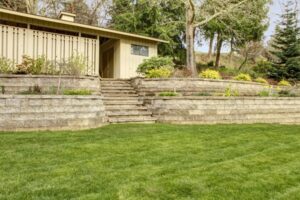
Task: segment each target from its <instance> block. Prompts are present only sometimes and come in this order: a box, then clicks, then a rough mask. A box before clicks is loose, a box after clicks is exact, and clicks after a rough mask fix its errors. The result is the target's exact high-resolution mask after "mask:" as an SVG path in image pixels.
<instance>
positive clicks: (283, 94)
mask: <svg viewBox="0 0 300 200" xmlns="http://www.w3.org/2000/svg"><path fill="white" fill-rule="evenodd" d="M278 95H279V96H280V97H297V95H296V94H294V93H292V92H290V91H288V90H281V91H280V92H278Z"/></svg>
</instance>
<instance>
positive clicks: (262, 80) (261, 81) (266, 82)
mask: <svg viewBox="0 0 300 200" xmlns="http://www.w3.org/2000/svg"><path fill="white" fill-rule="evenodd" d="M254 81H255V82H257V83H262V84H269V83H268V81H267V80H266V79H264V78H260V77H259V78H257V79H255V80H254Z"/></svg>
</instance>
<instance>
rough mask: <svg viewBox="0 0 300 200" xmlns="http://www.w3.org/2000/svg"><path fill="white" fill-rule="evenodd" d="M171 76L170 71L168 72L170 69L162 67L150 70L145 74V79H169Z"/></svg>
mask: <svg viewBox="0 0 300 200" xmlns="http://www.w3.org/2000/svg"><path fill="white" fill-rule="evenodd" d="M171 74H172V71H171V70H170V68H167V67H162V68H158V69H150V70H149V71H148V72H147V74H146V77H147V78H169V77H170V76H171Z"/></svg>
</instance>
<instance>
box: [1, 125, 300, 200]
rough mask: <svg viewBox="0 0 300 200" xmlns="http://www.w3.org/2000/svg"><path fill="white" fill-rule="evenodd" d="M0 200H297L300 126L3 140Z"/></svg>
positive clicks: (109, 131)
mask: <svg viewBox="0 0 300 200" xmlns="http://www.w3.org/2000/svg"><path fill="white" fill-rule="evenodd" d="M0 149H1V150H0V152H1V154H0V156H1V158H0V199H1V200H2V199H22V200H24V199H36V200H43V199H45V200H49V199H55V200H56V199H82V200H87V199H126V200H131V199H137V200H141V199H142V200H144V199H216V200H221V199H230V200H232V199H237V200H240V199H241V200H247V199H249V200H250V199H251V200H252V199H264V200H265V199H286V200H291V199H300V126H283V125H214V126H196V125H194V126H179V125H163V124H156V125H110V126H106V127H103V128H100V129H95V130H88V131H79V132H40V133H0Z"/></svg>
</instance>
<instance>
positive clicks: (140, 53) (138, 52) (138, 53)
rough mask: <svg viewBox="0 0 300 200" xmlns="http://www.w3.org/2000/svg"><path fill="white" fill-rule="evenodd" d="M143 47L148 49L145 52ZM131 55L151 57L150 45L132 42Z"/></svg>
mask: <svg viewBox="0 0 300 200" xmlns="http://www.w3.org/2000/svg"><path fill="white" fill-rule="evenodd" d="M135 48H139V49H138V50H137V49H135ZM143 48H144V49H146V51H145V52H144V50H143ZM131 55H135V56H144V57H149V46H145V45H139V44H131Z"/></svg>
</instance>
